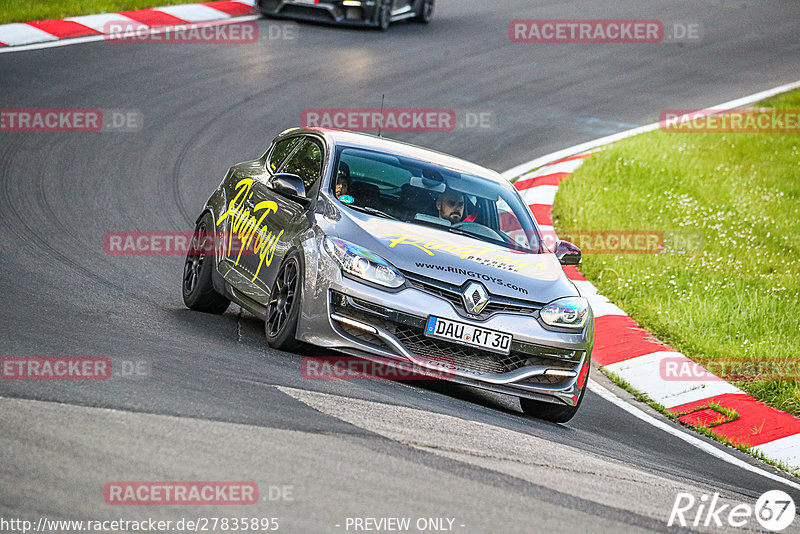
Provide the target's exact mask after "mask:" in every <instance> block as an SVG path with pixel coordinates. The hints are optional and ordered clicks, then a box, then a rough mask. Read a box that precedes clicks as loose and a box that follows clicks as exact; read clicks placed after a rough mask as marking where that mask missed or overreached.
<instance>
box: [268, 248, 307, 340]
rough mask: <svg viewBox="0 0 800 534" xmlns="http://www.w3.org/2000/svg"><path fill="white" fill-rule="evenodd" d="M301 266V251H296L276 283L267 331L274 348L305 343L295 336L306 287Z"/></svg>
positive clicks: (284, 266)
mask: <svg viewBox="0 0 800 534" xmlns="http://www.w3.org/2000/svg"><path fill="white" fill-rule="evenodd" d="M300 266H301V263H300V254H299V253H298V252H297V250H293V251H292V252H290V253H289V254H288V255H287V256H286V259H284V260H283V263H282V264H281V267H280V269H279V270H278V276H277V277H275V282H273V284H272V291H271V292H270V295H269V303H267V320H266V321H264V331H265V333H266V335H267V343H269V346H270V347H272V348H274V349H278V350H285V351H294V350H297V349H299V348H300V347H301V346H302V345H303V344H302V343H301V342H300V341H297V339H296V338H295V336H296V335H297V323H298V320H299V318H300V301H301V291H302V287H303V271H302V269H301V267H300Z"/></svg>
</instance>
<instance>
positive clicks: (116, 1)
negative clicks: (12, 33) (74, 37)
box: [0, 0, 202, 24]
mask: <svg viewBox="0 0 800 534" xmlns="http://www.w3.org/2000/svg"><path fill="white" fill-rule="evenodd" d="M193 1H202V0H32V1H28V2H24V1H22V2H21V1H20V0H0V24H6V23H9V22H29V21H32V20H47V19H63V18H65V17H76V16H78V15H94V14H97V13H114V12H116V11H130V10H133V9H144V8H148V7H161V6H172V5H176V4H189V3H192V2H193Z"/></svg>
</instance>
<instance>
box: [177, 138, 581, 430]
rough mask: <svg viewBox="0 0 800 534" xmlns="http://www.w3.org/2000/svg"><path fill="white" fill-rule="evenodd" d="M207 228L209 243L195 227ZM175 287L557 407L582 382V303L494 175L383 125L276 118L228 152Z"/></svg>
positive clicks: (540, 412) (564, 246)
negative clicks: (396, 137)
mask: <svg viewBox="0 0 800 534" xmlns="http://www.w3.org/2000/svg"><path fill="white" fill-rule="evenodd" d="M209 239H211V241H212V242H213V243H217V244H219V246H216V247H214V249H213V250H208V249H207V248H206V247H205V246H200V245H198V244H197V243H200V242H203V243H205V242H206V241H208V240H209ZM194 241H195V246H193V247H192V250H190V251H189V254H188V255H187V258H186V263H185V267H184V272H183V299H184V302H185V303H186V305H187V306H188V307H189V308H191V309H194V310H198V311H204V312H210V313H222V312H224V311H225V310H226V309H227V307H228V305H229V304H230V301H235V302H236V303H238V304H239V305H241V306H242V307H244V308H246V309H247V310H249V311H251V312H252V313H254V314H255V315H257V316H258V317H261V318H262V319H264V321H265V325H266V326H265V329H266V337H267V342H268V343H269V344H270V345H271V346H272V347H274V348H277V349H281V350H293V349H296V348H298V347H299V345H300V344H301V342H305V343H310V344H313V345H317V346H321V347H328V348H332V349H335V350H338V351H341V352H345V353H347V354H349V355H352V356H357V357H359V358H362V359H366V360H371V361H372V362H380V363H381V365H386V366H398V368H403V367H406V368H407V367H408V365H413V366H414V367H416V368H420V369H430V370H432V371H434V372H439V371H441V370H442V367H443V366H445V367H446V368H447V371H448V374H447V376H448V378H449V379H450V380H453V381H456V382H459V383H464V384H468V385H472V386H476V387H480V388H485V389H489V390H492V391H496V392H500V393H505V394H509V395H514V396H516V397H519V398H520V404H521V406H522V409H523V411H524V412H526V413H529V414H533V415H535V416H537V417H540V418H544V419H547V420H550V421H556V422H565V421H567V420H569V419H570V418H571V417H572V416H573V415H574V414H575V412H576V411H577V410H578V406H580V404H581V400H582V399H583V396H584V391H585V389H586V383H587V376H588V373H589V367H590V359H591V353H592V342H593V339H594V317H593V314H592V310H591V308H590V306H589V303H588V302H587V300H586V299H585V298H582V297H580V295H579V293H578V291H577V289H576V288H575V286H574V285H573V284H572V282H570V280H569V279H568V278H567V277H566V275H565V274H564V271H563V269H562V267H561V265H562V264H575V263H577V262H578V261H580V257H581V256H580V251H579V250H578V249H577V248H576V247H575V246H574V245H572V244H570V243H567V242H564V241H560V242H558V243H557V244H556V245H555V247H554V248H555V250H553V251H551V250H548V249H547V248H546V246H545V244H544V243H543V242H542V239H541V235H540V233H539V229H538V227H537V226H536V222H535V220H534V219H533V217H532V216H531V213H530V210H529V209H528V207H527V206H526V205H525V204H524V202H523V201H522V199H521V198H520V196H519V193H517V191H516V189H514V188H513V187H512V186H511V185H510V184H509V183H508V182H507V181H506V180H505V179H503V178H502V177H501V176H500V175H499V174H497V173H496V172H494V171H491V170H489V169H486V168H483V167H479V166H477V165H474V164H472V163H468V162H466V161H464V160H460V159H457V158H454V157H452V156H448V155H445V154H441V153H439V152H434V151H431V150H426V149H423V148H420V147H416V146H413V145H409V144H405V143H400V142H397V141H391V140H388V139H385V138H380V137H374V136H371V135H365V134H357V133H351V132H335V131H323V130H314V129H299V128H296V129H291V130H287V131H285V132H283V133H282V134H281V135H279V136H278V137H277V138H275V140H274V141H273V143H272V145H271V146H270V147H269V149H268V150H267V151H266V153H265V154H264V155H263V156H261V157H260V158H259V159H256V160H253V161H247V162H244V163H239V164H238V165H235V166H233V167H231V169H230V170H229V171H228V173H227V175H226V176H225V178H224V179H223V180H222V183H220V185H219V187H217V189H216V191H214V193H213V194H212V195H211V197H210V198H209V199H208V201H207V202H206V204H205V206H204V207H203V209H202V211H201V214H200V216H199V217H198V218H197V222H196V232H195V238H194Z"/></svg>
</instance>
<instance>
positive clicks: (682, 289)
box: [553, 91, 800, 415]
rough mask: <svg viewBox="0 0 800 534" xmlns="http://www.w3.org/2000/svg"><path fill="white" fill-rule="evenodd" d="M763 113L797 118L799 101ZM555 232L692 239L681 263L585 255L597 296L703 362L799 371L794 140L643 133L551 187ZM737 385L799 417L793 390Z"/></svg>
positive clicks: (796, 95)
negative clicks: (788, 112) (770, 363)
mask: <svg viewBox="0 0 800 534" xmlns="http://www.w3.org/2000/svg"><path fill="white" fill-rule="evenodd" d="M759 105H760V106H766V107H778V108H786V109H800V91H797V92H792V93H787V94H784V95H780V96H778V97H775V98H772V99H770V100H768V101H765V102H762V103H760V104H759ZM553 214H554V224H555V226H556V228H557V230H558V233H559V234H570V233H575V232H577V231H585V230H646V231H650V230H655V231H660V232H663V234H664V236H665V243H666V244H667V247H668V248H670V247H671V240H672V239H673V238H671V237H670V235H671V234H677V235H687V234H693V235H695V236H699V237H700V245H699V246H698V247H696V249H695V250H693V251H689V252H687V253H676V252H675V251H674V250H673V251H667V252H666V253H662V254H624V255H610V254H587V255H585V256H584V260H583V265H582V267H581V270H582V272H583V273H584V274H585V275H586V276H587V278H588V279H589V280H591V281H592V282H593V283H594V284H595V285H597V287H598V288H599V290H600V292H601V293H603V294H605V295H606V296H608V297H609V298H610V299H611V300H612V301H613V302H615V303H617V304H618V305H619V306H620V307H622V309H624V310H625V311H626V312H627V313H628V314H630V315H631V316H632V317H633V318H634V319H635V320H637V321H638V322H639V323H640V324H642V325H643V326H644V327H645V328H647V329H648V330H649V331H650V332H652V333H653V334H654V335H655V336H656V337H658V338H659V339H661V340H662V341H664V342H666V343H668V344H669V345H671V346H672V347H673V348H675V349H676V350H679V351H681V352H682V353H684V354H685V355H687V356H688V357H690V358H692V359H693V360H695V361H698V362H701V363H707V362H709V361H721V360H736V361H744V362H749V361H761V360H765V359H766V360H775V361H779V362H786V361H794V362H795V363H796V364H797V363H800V134H778V133H762V134H741V133H736V134H730V133H729V134H722V133H667V132H662V131H656V132H652V133H648V134H644V135H640V136H637V137H634V138H631V139H628V140H625V141H622V142H620V143H617V144H615V145H612V146H610V147H608V148H607V149H606V150H604V151H602V152H600V153H598V154H595V155H593V156H591V157H590V158H588V159H587V160H586V161H585V163H584V164H583V166H582V167H581V168H580V169H578V170H577V171H576V172H575V173H574V174H573V175H572V176H571V177H570V178H568V179H567V180H566V181H565V182H563V183H562V185H561V187H560V188H559V191H558V195H557V197H556V202H555V205H554V211H553ZM736 385H737V386H738V387H740V388H742V389H744V390H746V391H747V392H748V393H750V394H752V395H753V396H754V397H756V398H757V399H760V400H762V401H764V402H766V403H768V404H770V405H772V406H774V407H776V408H778V409H780V410H783V411H787V412H790V413H793V414H795V415H800V382H798V381H789V380H782V381H767V380H754V381H747V382H739V383H736Z"/></svg>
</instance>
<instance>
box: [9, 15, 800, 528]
mask: <svg viewBox="0 0 800 534" xmlns="http://www.w3.org/2000/svg"><path fill="white" fill-rule="evenodd" d="M498 4H499V5H498ZM798 14H799V13H798V7H797V5H796V4H795V3H793V2H766V1H761V0H742V1H739V0H718V1H714V2H706V1H700V0H669V1H667V0H662V1H659V2H658V3H655V2H637V1H630V0H622V1H618V2H614V3H613V5H611V4H609V3H608V2H602V1H600V0H591V1H586V2H577V3H569V4H567V3H564V2H556V1H545V2H536V3H534V2H530V1H529V0H503V1H502V2H484V1H478V0H439V1H438V2H437V11H436V15H435V17H434V21H433V23H432V24H431V25H430V26H429V27H427V28H426V27H421V26H418V25H414V24H403V23H401V24H397V25H394V26H393V27H392V28H391V29H390V30H389V31H388V32H387V33H385V34H384V33H379V32H375V31H360V30H347V29H339V28H331V27H326V26H318V25H310V24H301V25H299V26H298V27H297V31H298V33H297V39H294V40H272V41H270V40H262V41H259V42H258V43H255V44H250V45H238V46H234V45H211V44H206V45H155V44H135V45H134V44H126V45H122V44H110V43H107V42H103V41H99V42H94V43H86V44H78V45H74V46H66V47H61V48H51V49H45V50H36V51H24V52H16V53H6V54H0V87H2V93H0V94H1V95H2V96H0V107H2V108H100V109H126V110H136V111H138V112H140V113H141V116H142V117H143V119H144V123H143V128H142V130H141V131H139V132H127V133H111V132H108V133H2V134H0V176H1V178H0V260H1V261H2V271H3V276H2V278H1V279H0V294H1V295H2V302H3V305H2V307H1V308H0V354H2V355H4V356H16V355H20V356H107V357H109V358H111V360H112V361H113V362H115V366H116V365H117V364H121V363H122V362H128V364H139V365H140V370H143V372H142V373H140V374H134V375H132V376H121V375H117V376H114V377H112V378H111V379H109V380H104V381H87V382H63V381H35V382H31V381H7V380H3V381H0V426H1V427H2V431H0V451H2V452H1V453H0V457H2V461H0V480H2V481H3V483H2V484H0V515H2V516H3V517H21V518H27V519H32V520H37V519H38V518H39V517H42V516H44V517H47V518H49V519H58V518H62V519H111V518H119V517H122V518H127V519H144V518H147V517H153V518H162V519H173V520H175V519H180V518H181V517H200V516H206V517H210V516H217V517H225V516H229V517H232V516H246V517H276V518H278V519H279V520H280V532H293V533H306V532H308V533H328V532H331V533H335V532H347V531H350V532H352V531H354V527H353V526H350V527H349V528H348V527H347V524H348V523H347V518H348V517H350V518H353V517H359V518H365V517H374V518H381V517H411V518H412V525H413V522H414V521H416V520H417V519H418V518H453V519H454V522H453V524H452V530H453V531H455V532H463V533H484V532H485V533H490V532H498V533H500V532H503V533H512V532H520V533H522V532H525V533H528V532H579V531H589V532H639V531H657V532H658V531H670V530H671V529H669V528H667V519H668V517H669V514H670V511H671V509H672V505H673V502H674V501H675V498H676V495H677V494H678V493H679V492H688V493H692V494H693V495H695V496H696V497H698V498H700V496H701V495H704V494H707V495H710V494H713V493H715V492H718V493H720V494H721V496H722V497H721V498H722V499H723V500H724V502H729V503H736V502H746V503H750V504H753V503H754V502H755V499H756V498H757V497H758V496H759V495H760V494H762V493H763V492H765V491H767V490H770V489H782V490H784V491H786V492H787V493H789V494H790V495H791V496H792V497H793V498H794V500H795V501H796V502H798V504H800V491H798V490H796V489H794V488H792V487H790V486H787V485H783V484H781V483H779V482H776V481H774V480H770V479H767V478H765V477H763V476H760V475H758V474H754V473H752V472H749V471H745V470H743V469H741V468H739V467H737V466H735V465H732V464H729V463H726V462H723V461H722V460H719V459H717V458H714V457H712V456H710V455H709V454H707V453H705V452H703V451H701V450H699V449H697V448H695V447H692V446H691V445H689V444H687V443H685V442H684V441H680V440H677V439H675V438H674V437H672V436H670V435H669V434H667V433H665V432H663V431H661V430H659V429H657V428H655V427H652V426H650V425H648V424H646V423H644V422H642V421H641V420H639V419H637V418H635V417H633V416H632V415H630V414H629V413H626V412H625V411H623V410H621V409H619V408H618V407H616V406H614V405H613V404H611V403H609V402H608V401H606V400H604V399H602V398H600V397H599V396H597V395H595V394H592V393H587V397H586V399H585V400H584V403H583V406H582V408H581V410H580V411H579V413H578V415H577V416H576V417H575V419H573V420H572V421H571V422H570V423H568V424H567V425H563V426H561V425H554V424H549V423H545V422H543V421H539V420H537V419H534V418H531V417H527V416H524V415H523V414H522V413H521V412H520V411H519V407H518V405H517V404H516V402H515V401H514V400H513V399H507V398H503V397H499V396H497V395H493V394H489V393H484V392H480V391H477V390H472V389H469V388H464V387H460V386H457V385H453V384H446V383H444V384H443V383H438V384H420V383H412V382H405V383H401V382H392V381H383V380H376V381H310V380H306V379H304V378H302V377H301V374H300V360H301V358H302V356H301V355H296V354H288V353H281V352H276V351H273V350H271V349H269V348H268V347H267V345H266V342H265V340H264V334H263V323H262V322H260V321H258V320H256V319H255V318H254V317H252V316H251V315H249V314H248V313H246V312H241V311H240V309H239V308H238V307H237V306H231V308H230V309H229V310H228V312H226V313H225V315H223V316H221V317H220V316H211V315H205V314H200V313H196V312H191V311H189V310H187V309H186V308H185V307H184V306H183V303H182V300H181V293H180V282H181V271H182V266H183V257H181V256H174V255H173V256H170V255H162V256H115V255H109V254H107V253H106V252H105V251H104V248H103V238H104V235H105V234H106V233H107V232H112V231H163V232H169V231H187V232H188V231H191V230H192V228H193V224H194V219H195V217H196V216H197V214H198V212H199V209H200V208H201V207H202V204H203V202H204V201H205V199H206V198H207V196H208V195H209V194H210V192H211V191H212V190H213V188H214V187H215V186H216V185H217V184H218V183H219V181H220V179H221V178H222V176H223V174H224V173H225V171H226V170H227V168H228V167H229V166H230V165H231V164H233V163H235V162H238V161H242V160H245V159H252V158H255V157H257V156H259V155H260V154H261V153H262V152H263V150H264V149H265V148H266V147H267V145H268V143H269V141H270V140H271V138H272V137H273V136H274V135H276V134H277V133H278V132H280V131H282V130H284V129H286V128H288V127H291V126H296V125H298V124H299V122H300V117H301V113H302V111H303V110H304V109H307V108H367V107H378V106H380V101H381V95H384V94H385V97H386V106H387V107H413V108H449V109H454V110H455V111H456V112H457V113H458V114H460V115H459V116H466V113H489V114H490V116H491V125H490V126H491V127H489V128H458V129H456V131H455V132H452V133H426V134H413V133H404V134H393V135H392V137H395V138H398V139H402V140H407V141H411V142H414V143H416V144H421V145H423V146H429V147H432V148H435V149H438V150H442V151H445V152H448V153H452V154H454V155H457V156H460V157H464V158H466V159H469V160H473V161H475V162H477V163H479V164H482V165H485V166H488V167H491V168H494V169H496V170H499V171H503V170H506V169H508V168H510V167H513V166H515V165H518V164H520V163H522V162H524V161H527V160H530V159H532V158H533V157H536V156H541V155H544V154H547V153H549V152H552V151H555V150H558V149H560V148H564V147H567V146H570V145H574V144H576V143H579V142H583V141H588V140H591V139H594V138H597V137H600V136H602V135H606V134H610V133H614V132H617V131H621V130H624V129H628V128H631V127H633V126H637V125H642V124H646V123H649V122H652V121H653V120H656V119H657V118H658V114H659V112H660V111H661V110H663V109H692V108H698V109H699V108H703V107H706V106H710V105H714V104H716V103H720V102H725V101H728V100H731V99H734V98H737V97H740V96H744V95H747V94H751V93H754V92H757V91H761V90H764V89H768V88H770V87H773V86H776V85H780V84H783V83H788V82H791V81H794V80H796V79H798V78H800V75H798V73H800V41H798V24H797V19H798ZM572 18H581V19H600V18H604V19H608V18H618V19H635V18H641V19H660V20H662V21H665V22H672V21H687V22H694V21H699V22H701V23H702V25H703V28H704V35H703V39H702V40H701V41H699V42H693V43H681V44H678V43H657V44H602V45H596V44H595V45H592V44H514V43H512V42H511V41H510V40H509V37H508V24H509V22H510V21H511V20H514V19H572ZM258 24H259V28H260V29H261V30H262V31H261V33H262V34H268V27H269V26H274V25H280V24H283V23H279V22H275V21H267V20H263V19H260V20H259V21H258ZM289 24H291V25H294V23H289ZM120 368H121V367H120ZM593 377H594V379H595V380H597V381H598V382H600V383H601V384H605V385H606V387H609V388H612V389H613V390H614V391H615V392H616V393H617V394H618V395H619V396H621V397H623V398H628V396H627V395H626V394H625V393H624V392H622V391H620V390H619V389H616V388H615V387H614V386H613V385H611V384H609V383H608V381H606V380H604V379H603V377H602V376H600V375H599V373H596V372H595V373H594V374H593ZM632 402H635V401H632ZM639 406H640V407H641V406H642V405H639ZM643 409H645V410H646V411H647V410H648V409H647V408H643ZM715 446H716V447H718V448H724V447H722V446H719V445H715ZM726 450H727V451H728V452H730V453H731V454H732V455H734V456H736V457H739V458H742V459H744V460H745V461H746V462H748V463H751V464H756V465H763V464H760V463H759V462H757V461H756V460H753V459H751V458H750V457H748V456H745V455H742V454H740V453H738V452H736V451H734V450H732V449H729V448H728V449H726ZM764 468H765V469H766V470H769V471H771V472H777V471H776V470H775V469H773V468H770V467H768V466H764ZM787 479H788V477H787ZM149 480H151V481H167V480H178V481H181V480H209V481H213V480H223V481H224V480H247V481H254V482H256V483H257V484H258V485H259V487H260V489H261V497H262V500H261V502H260V503H258V504H256V505H252V506H245V507H241V506H238V507H237V506H229V507H212V506H194V507H173V506H142V507H137V506H110V505H107V504H106V503H105V502H104V499H103V487H104V485H105V484H106V483H108V482H110V481H149ZM284 486H286V487H289V488H290V489H289V491H290V492H291V493H290V495H289V496H288V497H287V498H276V499H273V500H271V499H270V497H271V496H272V495H271V492H270V491H269V490H268V488H270V487H284ZM692 517H693V516H692ZM444 525H445V526H446V525H448V523H447V521H445V523H444ZM756 526H758V525H757V523H755V521H753V522H752V524H751V525H750V528H751V529H753V530H757V529H756V528H755V527H756ZM726 528H730V527H726ZM791 529H798V530H795V531H800V526H798V522H797V521H795V523H794V525H793V526H792V527H791V528H790V531H791ZM695 530H703V529H702V528H697V529H695ZM708 530H710V531H722V530H724V529H708ZM739 530H741V531H747V530H748V529H747V528H745V529H739ZM412 531H418V530H413V529H412ZM423 531H428V532H432V531H435V530H433V529H430V528H429V529H427V530H423Z"/></svg>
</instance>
